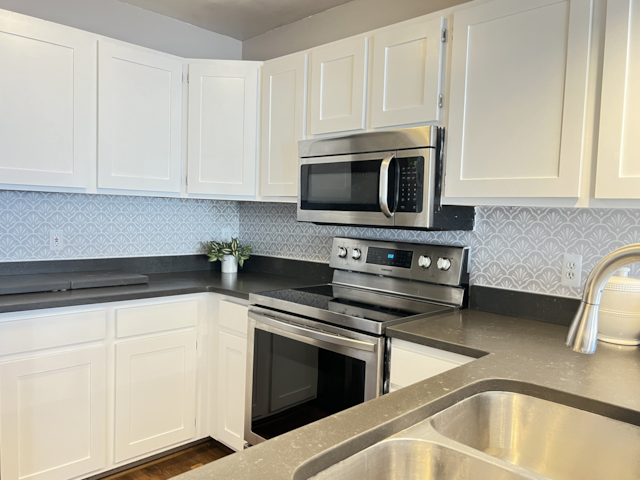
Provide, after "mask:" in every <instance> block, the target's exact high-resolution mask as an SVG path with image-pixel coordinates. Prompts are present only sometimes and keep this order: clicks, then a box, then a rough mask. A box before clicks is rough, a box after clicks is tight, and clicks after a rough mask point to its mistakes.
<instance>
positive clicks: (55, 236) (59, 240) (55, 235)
mask: <svg viewBox="0 0 640 480" xmlns="http://www.w3.org/2000/svg"><path fill="white" fill-rule="evenodd" d="M49 248H51V250H62V249H63V248H64V234H63V233H62V230H49Z"/></svg>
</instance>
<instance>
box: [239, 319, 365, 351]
mask: <svg viewBox="0 0 640 480" xmlns="http://www.w3.org/2000/svg"><path fill="white" fill-rule="evenodd" d="M249 318H252V319H254V320H256V321H257V322H260V323H264V324H267V325H269V326H271V327H274V328H277V329H279V330H283V331H285V332H289V333H293V334H296V335H300V336H304V337H307V338H313V339H315V340H319V341H322V342H328V343H332V344H334V345H341V346H343V347H349V348H355V349H356V350H364V351H365V352H375V350H376V345H375V344H374V343H369V342H363V341H361V340H355V339H353V338H347V337H341V336H340V335H333V334H331V333H327V332H322V331H320V330H311V329H309V328H304V327H301V326H298V325H294V324H293V323H287V322H283V321H281V320H278V319H276V318H274V317H270V316H267V315H264V314H262V313H256V312H251V311H250V312H249Z"/></svg>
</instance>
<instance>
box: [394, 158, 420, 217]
mask: <svg viewBox="0 0 640 480" xmlns="http://www.w3.org/2000/svg"><path fill="white" fill-rule="evenodd" d="M398 162H399V167H400V185H399V186H400V191H399V192H398V194H399V195H398V208H397V209H396V211H397V212H398V213H420V212H422V204H423V202H422V196H423V194H424V157H408V158H398Z"/></svg>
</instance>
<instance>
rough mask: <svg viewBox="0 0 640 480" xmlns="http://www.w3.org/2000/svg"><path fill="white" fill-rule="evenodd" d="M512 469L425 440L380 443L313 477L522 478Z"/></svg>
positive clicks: (383, 479) (387, 479) (384, 479)
mask: <svg viewBox="0 0 640 480" xmlns="http://www.w3.org/2000/svg"><path fill="white" fill-rule="evenodd" d="M523 478H526V477H522V476H520V475H517V474H515V473H513V472H510V471H509V470H506V469H503V468H500V467H498V466H496V465H494V464H491V463H488V462H485V461H483V460H481V459H478V458H475V457H473V456H470V455H465V454H464V453H461V452H458V451H456V450H452V449H450V448H447V447H444V446H442V445H436V444H434V443H430V442H426V441H424V440H409V439H403V438H399V439H395V440H385V441H383V442H380V443H377V444H376V445H373V446H372V447H370V448H367V449H366V450H363V451H362V452H360V453H358V454H356V455H354V456H353V457H350V458H348V459H347V460H344V461H342V462H340V463H337V464H335V465H333V466H332V467H330V468H328V469H327V470H324V471H322V472H320V473H319V474H318V475H316V476H314V477H312V479H313V480H347V479H366V480H522V479H523Z"/></svg>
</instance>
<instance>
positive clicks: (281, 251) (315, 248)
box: [240, 203, 640, 297]
mask: <svg viewBox="0 0 640 480" xmlns="http://www.w3.org/2000/svg"><path fill="white" fill-rule="evenodd" d="M334 236H346V237H357V238H369V239H382V240H398V241H406V242H417V243H438V244H451V245H468V246H470V247H471V252H472V255H471V284H474V285H484V286H490V287H499V288H507V289H512V290H524V291H529V292H535V293H545V294H552V295H560V296H566V297H579V296H580V294H581V290H582V289H578V288H567V287H564V286H562V285H561V284H560V269H561V258H562V254H563V253H577V254H580V255H582V256H583V271H582V281H583V283H584V282H585V281H586V277H587V275H588V273H589V272H590V271H591V269H592V268H593V266H594V265H595V264H596V263H597V262H598V260H600V259H601V258H602V257H603V256H604V255H606V254H607V253H609V252H610V251H612V250H614V249H616V248H618V247H621V246H623V245H626V244H629V243H636V242H640V210H631V209H629V210H627V209H571V208H526V207H478V208H477V218H476V229H475V231H473V232H419V231H408V230H386V229H376V228H352V227H334V226H325V225H313V224H309V223H297V222H296V206H295V205H292V204H274V203H242V204H240V238H241V239H242V240H243V241H245V242H249V243H251V244H252V245H253V247H254V252H255V253H257V254H261V255H274V256H279V257H288V258H296V259H301V260H313V261H318V262H328V261H329V255H330V250H331V241H332V239H333V237H334ZM639 273H640V269H638V265H635V266H634V271H633V272H632V274H634V275H636V276H637V275H638V274H639Z"/></svg>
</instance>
